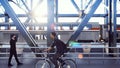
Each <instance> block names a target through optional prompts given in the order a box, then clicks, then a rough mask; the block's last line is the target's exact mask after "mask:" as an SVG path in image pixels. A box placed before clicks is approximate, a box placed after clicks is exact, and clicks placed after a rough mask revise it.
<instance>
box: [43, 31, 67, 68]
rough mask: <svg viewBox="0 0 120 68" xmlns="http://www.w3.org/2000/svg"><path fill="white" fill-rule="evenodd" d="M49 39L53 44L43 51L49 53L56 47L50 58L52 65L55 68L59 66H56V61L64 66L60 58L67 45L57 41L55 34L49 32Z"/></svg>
mask: <svg viewBox="0 0 120 68" xmlns="http://www.w3.org/2000/svg"><path fill="white" fill-rule="evenodd" d="M50 37H51V38H52V40H53V42H52V44H51V45H50V47H49V48H47V49H45V50H44V51H50V50H52V49H53V48H54V47H56V51H55V54H54V55H53V56H52V59H51V61H52V63H53V64H54V65H55V68H58V67H59V65H58V61H59V62H60V63H62V65H64V64H65V63H64V62H63V60H62V59H61V58H60V57H61V56H62V55H63V54H64V53H65V52H67V45H66V44H65V43H64V42H63V41H61V40H59V39H58V38H57V35H56V33H55V32H51V33H50Z"/></svg>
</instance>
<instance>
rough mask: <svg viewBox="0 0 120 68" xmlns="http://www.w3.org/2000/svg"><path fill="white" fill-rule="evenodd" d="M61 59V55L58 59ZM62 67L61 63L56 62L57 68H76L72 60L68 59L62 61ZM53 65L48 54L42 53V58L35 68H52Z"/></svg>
mask: <svg viewBox="0 0 120 68" xmlns="http://www.w3.org/2000/svg"><path fill="white" fill-rule="evenodd" d="M60 58H63V55H62V56H61V57H60ZM63 61H64V63H65V64H64V65H62V63H60V62H58V64H59V68H77V65H76V63H75V61H74V60H72V59H70V58H68V59H63ZM53 66H54V64H53V63H52V62H51V60H50V56H49V53H48V52H46V53H44V58H43V59H40V60H39V61H38V62H37V63H36V65H35V68H54V67H53Z"/></svg>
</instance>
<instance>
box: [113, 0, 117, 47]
mask: <svg viewBox="0 0 120 68" xmlns="http://www.w3.org/2000/svg"><path fill="white" fill-rule="evenodd" d="M116 6H117V1H116V0H113V14H112V15H113V18H112V19H113V24H114V25H113V32H114V33H113V36H114V39H113V43H114V46H116V39H117V37H116V36H117V31H116V28H117V23H116V20H117V19H116V14H117V13H116V10H117V9H116V8H117V7H116Z"/></svg>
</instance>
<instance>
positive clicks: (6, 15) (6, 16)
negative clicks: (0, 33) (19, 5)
mask: <svg viewBox="0 0 120 68" xmlns="http://www.w3.org/2000/svg"><path fill="white" fill-rule="evenodd" d="M4 14H5V23H8V22H9V15H8V14H7V12H6V10H5V13H4ZM5 29H6V30H8V29H10V26H9V25H8V26H5Z"/></svg>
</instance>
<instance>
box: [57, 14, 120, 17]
mask: <svg viewBox="0 0 120 68" xmlns="http://www.w3.org/2000/svg"><path fill="white" fill-rule="evenodd" d="M106 16H108V14H93V15H92V17H106ZM118 16H120V15H118ZM58 17H79V14H58Z"/></svg>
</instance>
